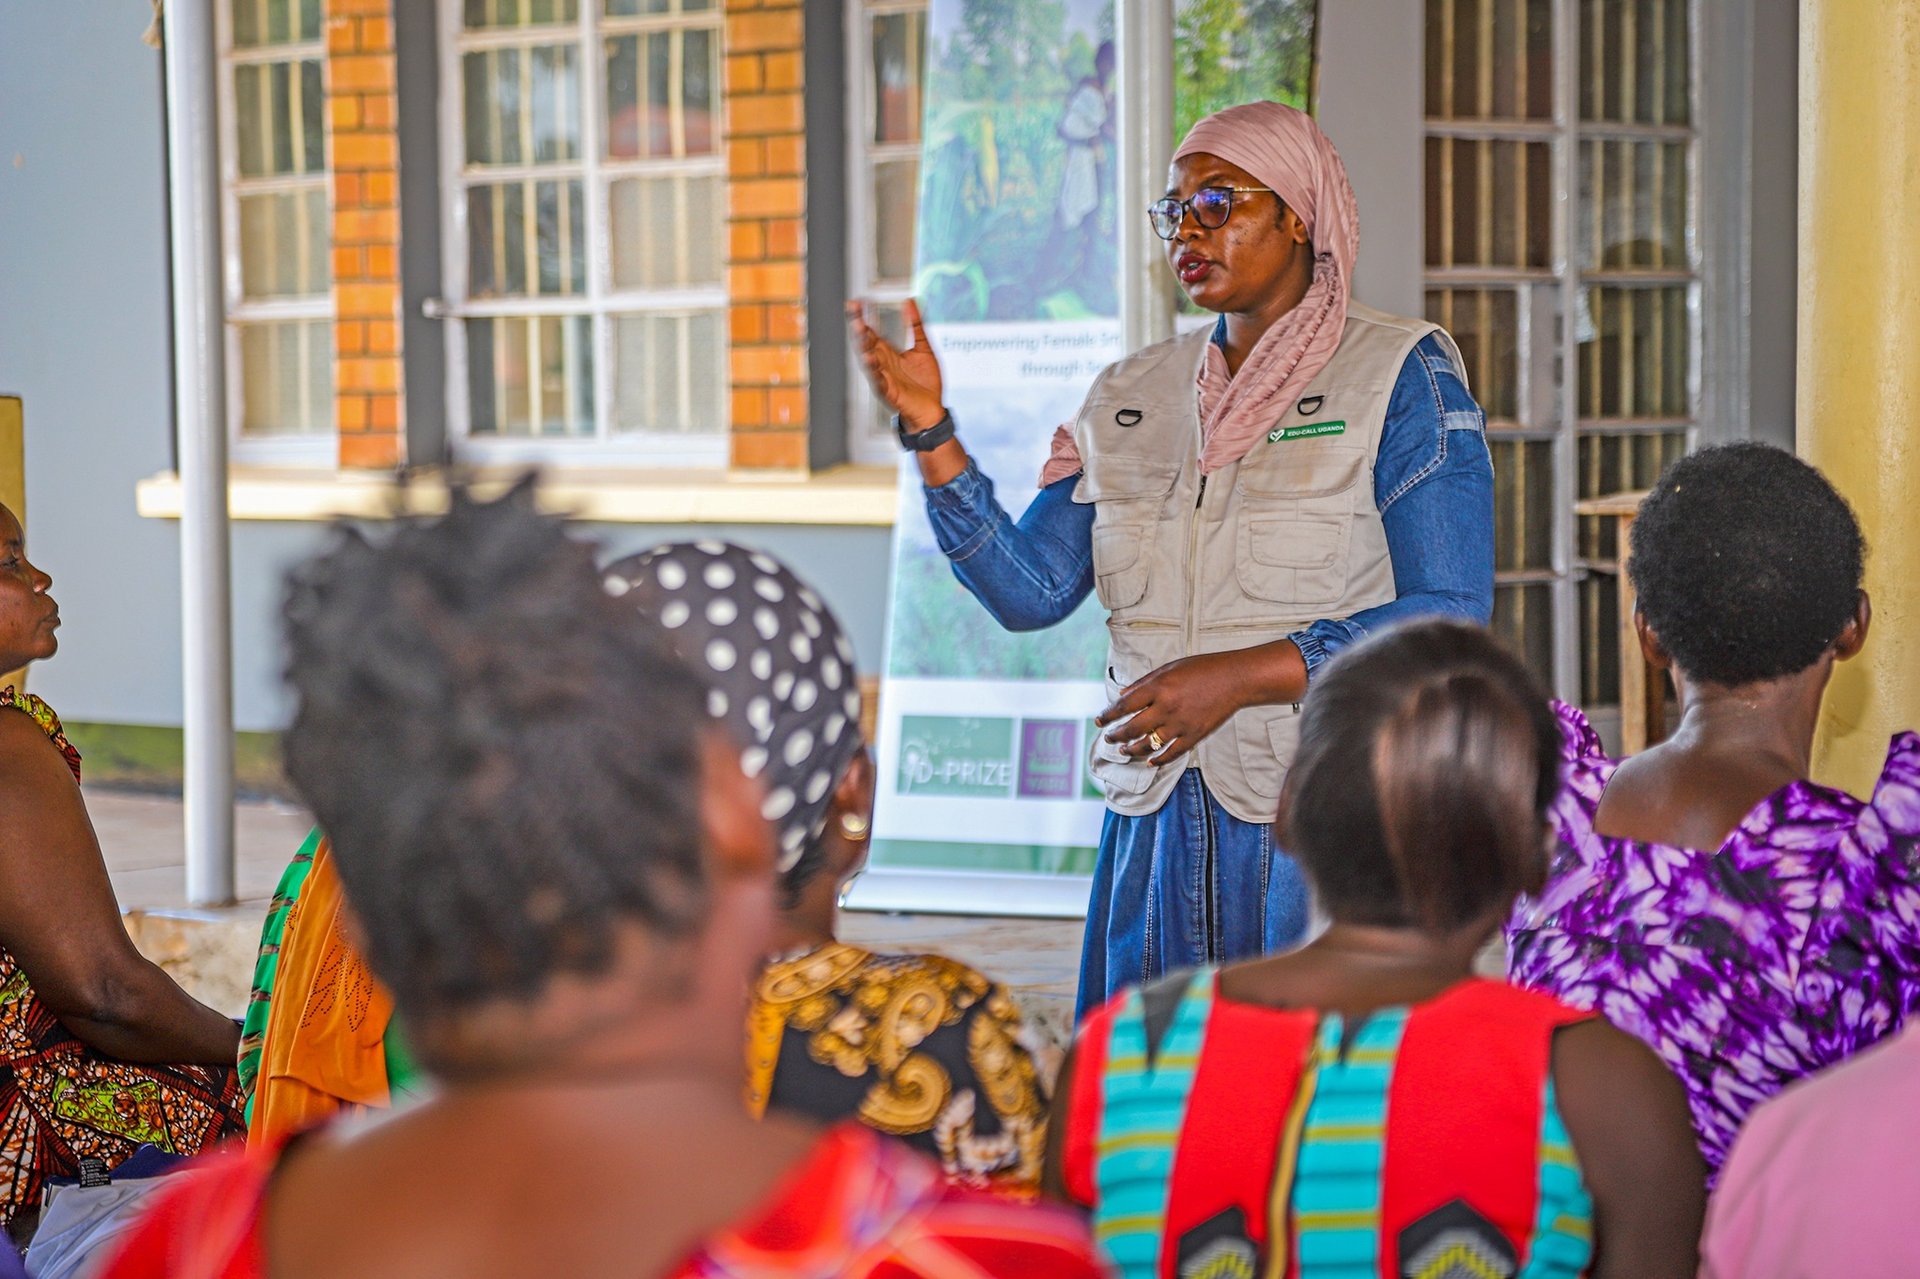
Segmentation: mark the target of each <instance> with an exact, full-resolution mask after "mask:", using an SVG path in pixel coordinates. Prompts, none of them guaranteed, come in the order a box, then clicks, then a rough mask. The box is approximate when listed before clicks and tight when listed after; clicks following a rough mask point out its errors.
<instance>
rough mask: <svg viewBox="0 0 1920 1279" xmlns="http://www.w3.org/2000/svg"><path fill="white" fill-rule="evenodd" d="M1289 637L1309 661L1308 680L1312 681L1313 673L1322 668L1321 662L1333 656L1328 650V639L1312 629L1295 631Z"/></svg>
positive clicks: (1302, 656)
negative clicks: (1324, 638)
mask: <svg viewBox="0 0 1920 1279" xmlns="http://www.w3.org/2000/svg"><path fill="white" fill-rule="evenodd" d="M1287 638H1288V639H1290V640H1292V641H1293V644H1294V647H1295V648H1297V649H1299V650H1300V656H1301V658H1303V659H1304V660H1305V661H1306V663H1307V682H1308V683H1312V682H1313V673H1314V672H1315V671H1317V670H1319V669H1320V665H1321V663H1323V662H1325V661H1326V660H1327V658H1329V657H1331V656H1332V654H1331V653H1329V652H1327V644H1326V641H1325V640H1323V639H1321V638H1320V637H1319V636H1318V635H1315V634H1314V633H1313V632H1312V631H1295V632H1294V633H1293V634H1291V635H1289V636H1287Z"/></svg>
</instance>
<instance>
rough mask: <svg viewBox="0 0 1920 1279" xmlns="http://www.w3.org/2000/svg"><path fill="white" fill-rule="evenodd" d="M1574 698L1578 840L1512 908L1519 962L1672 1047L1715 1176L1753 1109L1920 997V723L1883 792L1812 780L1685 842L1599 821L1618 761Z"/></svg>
mask: <svg viewBox="0 0 1920 1279" xmlns="http://www.w3.org/2000/svg"><path fill="white" fill-rule="evenodd" d="M1557 713H1558V715H1559V718H1560V727H1561V733H1562V736H1563V739H1564V747H1563V758H1564V760H1565V765H1566V786H1565V788H1564V789H1563V790H1562V792H1561V795H1560V798H1559V800H1558V801H1557V802H1556V803H1555V805H1554V809H1553V814H1552V821H1553V825H1554V830H1555V833H1556V834H1557V835H1558V837H1559V843H1560V847H1559V851H1558V852H1557V853H1556V854H1555V858H1554V863H1553V868H1552V871H1551V874H1550V875H1549V877H1548V882H1547V887H1546V888H1545V889H1544V890H1543V891H1542V892H1541V894H1540V896H1539V897H1538V899H1536V900H1530V901H1522V902H1521V903H1520V905H1519V907H1518V908H1517V909H1516V910H1515V912H1514V916H1513V919H1512V920H1511V922H1510V923H1509V924H1508V928H1507V945H1508V952H1509V958H1508V971H1509V974H1510V975H1511V977H1512V978H1513V980H1514V981H1516V982H1519V983H1521V984H1523V985H1526V986H1531V987H1533V988H1535V989H1537V990H1543V991H1546V992H1548V993H1550V994H1553V995H1555V996H1558V997H1559V998H1560V999H1563V1000H1565V1001H1566V1002H1567V1003H1569V1004H1572V1005H1574V1006H1576V1007H1579V1008H1591V1009H1593V1010H1595V1011H1597V1012H1600V1013H1603V1014H1604V1015H1605V1016H1606V1018H1607V1020H1608V1021H1610V1022H1612V1023H1613V1024H1614V1025H1616V1026H1618V1027H1619V1028H1620V1029H1622V1030H1624V1031H1627V1032H1629V1033H1630V1034H1633V1035H1636V1036H1638V1037H1639V1038H1640V1039H1642V1040H1644V1041H1646V1043H1647V1044H1648V1045H1649V1046H1650V1047H1652V1048H1653V1050H1654V1051H1655V1052H1657V1053H1659V1054H1660V1057H1661V1059H1662V1060H1664V1061H1665V1062H1666V1063H1667V1065H1668V1066H1670V1067H1672V1068H1673V1070H1674V1072H1675V1073H1676V1074H1677V1075H1679V1076H1680V1080H1681V1082H1682V1083H1683V1084H1685V1085H1686V1089H1687V1101H1688V1104H1689V1105H1690V1106H1691V1108H1692V1111H1693V1124H1694V1129H1695V1131H1696V1133H1697V1134H1698V1136H1699V1138H1700V1151H1701V1153H1702V1154H1703V1155H1705V1156H1706V1160H1707V1167H1708V1169H1709V1170H1710V1173H1711V1176H1712V1179H1716V1180H1717V1178H1718V1176H1719V1171H1720V1166H1721V1165H1722V1164H1723V1163H1724V1162H1725V1161H1726V1158H1727V1151H1728V1149H1729V1147H1730V1146H1731V1145H1732V1144H1733V1138H1734V1134H1735V1133H1736V1132H1738V1131H1739V1129H1740V1125H1741V1123H1742V1122H1744V1121H1745V1119H1746V1117H1747V1114H1748V1113H1749V1112H1750V1111H1751V1110H1752V1109H1753V1108H1754V1107H1755V1106H1757V1105H1759V1104H1760V1103H1761V1102H1762V1101H1765V1100H1766V1099H1767V1098H1769V1097H1771V1096H1773V1095H1774V1094H1775V1093H1777V1092H1779V1091H1780V1090H1781V1089H1782V1088H1784V1087H1786V1086H1787V1085H1788V1084H1790V1083H1792V1082H1794V1081H1795V1080H1797V1079H1800V1078H1802V1077H1804V1076H1806V1075H1810V1074H1813V1073H1814V1072H1815V1071H1818V1070H1822V1069H1824V1068H1826V1067H1828V1066H1831V1065H1833V1064H1835V1063H1836V1062H1839V1061H1841V1060H1844V1059H1845V1058H1847V1057H1849V1056H1851V1055H1852V1054H1854V1053H1856V1052H1858V1051H1859V1050H1860V1049H1862V1048H1864V1047H1866V1046H1867V1045H1869V1044H1871V1043H1874V1042H1875V1041H1877V1040H1879V1039H1881V1038H1884V1037H1885V1036H1886V1035H1888V1034H1890V1033H1891V1032H1893V1031H1894V1030H1896V1029H1898V1028H1899V1027H1900V1025H1901V1023H1902V1021H1903V1019H1904V1018H1905V1017H1906V1015H1907V1012H1908V1010H1909V1009H1911V1008H1913V1007H1914V1005H1915V1004H1916V1002H1920V735H1915V734H1913V733H1901V734H1900V735H1899V736H1897V737H1895V738H1894V739H1893V741H1892V744H1891V745H1890V746H1889V747H1888V749H1887V762H1886V767H1885V769H1884V770H1883V771H1882V772H1881V774H1880V781H1879V784H1878V785H1876V786H1875V787H1874V792H1873V798H1872V799H1870V800H1867V801H1865V802H1863V801H1861V800H1858V799H1856V798H1854V797H1853V796H1852V795H1849V794H1847V793H1845V792H1844V791H1838V790H1833V789H1831V788H1829V787H1825V786H1819V785H1816V784H1815V783H1813V782H1810V781H1800V782H1794V783H1793V784H1791V785H1789V786H1786V787H1784V788H1782V789H1781V790H1778V791H1776V792H1774V793H1773V794H1772V795H1770V796H1768V797H1767V798H1766V799H1765V800H1763V801H1762V802H1761V803H1760V804H1759V805H1758V806H1757V807H1756V808H1755V809H1754V810H1753V811H1752V812H1751V813H1749V814H1748V815H1747V816H1746V818H1745V819H1744V820H1743V821H1742V822H1741V823H1740V825H1739V826H1738V827H1736V828H1735V829H1734V831H1733V833H1732V834H1730V835H1728V836H1727V838H1726V842H1725V843H1723V844H1722V845H1721V846H1720V847H1719V848H1716V849H1693V848H1671V847H1668V846H1666V845H1664V844H1647V843H1641V842H1639V841H1636V840H1630V839H1612V838H1608V837H1607V836H1604V835H1600V834H1597V833H1595V831H1594V829H1593V818H1594V814H1595V813H1596V812H1597V811H1598V810H1599V807H1600V797H1601V794H1602V792H1604V791H1605V789H1606V786H1607V782H1608V780H1609V779H1610V778H1611V777H1612V776H1613V771H1614V769H1615V768H1617V767H1619V764H1618V761H1615V760H1612V759H1609V758H1608V757H1607V755H1606V752H1605V751H1604V749H1603V748H1602V747H1601V744H1600V739H1599V737H1598V735H1596V734H1595V733H1594V731H1593V728H1592V727H1591V726H1590V725H1589V724H1588V723H1587V720H1586V717H1585V716H1583V715H1581V713H1580V712H1579V711H1577V710H1574V709H1573V708H1572V707H1570V706H1561V707H1558V708H1557Z"/></svg>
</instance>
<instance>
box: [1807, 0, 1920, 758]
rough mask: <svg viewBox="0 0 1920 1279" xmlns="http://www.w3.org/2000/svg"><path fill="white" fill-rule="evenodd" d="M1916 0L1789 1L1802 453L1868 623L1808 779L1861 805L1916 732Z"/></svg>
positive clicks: (1919, 552) (1833, 700)
mask: <svg viewBox="0 0 1920 1279" xmlns="http://www.w3.org/2000/svg"><path fill="white" fill-rule="evenodd" d="M1916 121H1920V0H1803V2H1802V4H1801V6H1800V281H1801V283H1800V316H1799V331H1800V337H1799V348H1800V350H1799V370H1798V374H1799V405H1798V409H1799V423H1798V436H1799V447H1800V452H1801V455H1802V456H1804V457H1805V458H1806V459H1807V460H1808V461H1810V462H1812V463H1813V464H1814V465H1816V466H1818V467H1819V468H1820V469H1821V470H1822V471H1824V472H1825V473H1826V474H1827V476H1828V477H1829V478H1830V479H1832V480H1833V482H1834V484H1835V485H1836V486H1837V487H1838V488H1839V489H1840V491H1841V492H1842V493H1844V494H1845V495H1846V497H1847V500H1848V501H1850V502H1851V503H1853V507H1854V510H1855V511H1857V512H1858V513H1859V516H1860V521H1861V524H1862V525H1863V526H1864V528H1865V530H1866V535H1867V541H1868V544H1869V557H1868V561H1867V590H1868V591H1869V593H1870V594H1871V595H1872V597H1873V605H1874V619H1873V629H1872V631H1871V632H1870V634H1869V636H1868V642H1867V649H1866V651H1865V652H1864V653H1862V654H1861V655H1860V657H1858V658H1856V659H1855V660H1854V661H1852V662H1848V663H1844V664H1842V665H1841V667H1840V668H1839V671H1838V673H1837V674H1836V675H1835V678H1834V682H1833V687H1832V689H1831V690H1830V691H1829V692H1828V694H1827V700H1826V705H1825V707H1824V708H1823V710H1822V714H1821V724H1820V735H1819V738H1818V740H1817V742H1816V744H1815V748H1814V773H1815V776H1816V777H1818V778H1820V779H1821V780H1823V781H1827V782H1830V783H1833V784H1836V785H1840V786H1844V787H1846V788H1847V789H1849V790H1851V791H1853V792H1854V793H1855V794H1858V795H1865V794H1867V793H1868V791H1869V788H1870V787H1871V786H1872V784H1873V781H1874V779H1875V778H1876V777H1877V776H1878V775H1879V773H1880V768H1881V765H1882V763H1883V762H1884V760H1885V757H1886V750H1887V738H1888V737H1889V736H1890V735H1891V734H1893V733H1894V732H1896V731H1898V730H1900V729H1905V728H1920V358H1916V355H1915V353H1916V352H1917V351H1920V126H1917V125H1916Z"/></svg>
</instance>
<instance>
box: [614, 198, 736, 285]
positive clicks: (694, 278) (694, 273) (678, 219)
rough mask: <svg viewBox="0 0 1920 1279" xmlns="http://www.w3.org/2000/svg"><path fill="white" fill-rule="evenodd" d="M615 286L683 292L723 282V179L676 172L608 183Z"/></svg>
mask: <svg viewBox="0 0 1920 1279" xmlns="http://www.w3.org/2000/svg"><path fill="white" fill-rule="evenodd" d="M608 194H609V196H610V197H611V200H612V204H613V237H612V238H613V284H614V287H615V288H618V289H684V288H697V287H702V286H707V285H717V284H719V283H720V282H721V261H720V245H721V236H722V235H724V234H725V233H726V206H725V203H724V197H723V195H722V192H721V179H720V178H719V177H717V176H713V175H693V176H688V175H682V174H675V175H669V176H665V177H658V178H623V179H621V180H620V181H617V182H614V183H612V184H611V185H610V186H609V188H608Z"/></svg>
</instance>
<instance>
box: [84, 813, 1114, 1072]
mask: <svg viewBox="0 0 1920 1279" xmlns="http://www.w3.org/2000/svg"><path fill="white" fill-rule="evenodd" d="M86 797H87V809H88V811H89V812H90V813H91V814H92V816H93V826H94V830H95V831H96V832H97V833H98V834H99V836H100V847H101V850H102V852H104V853H105V855H106V860H107V871H108V873H109V874H110V875H111V876H112V878H113V888H114V892H115V893H116V894H117V895H118V897H119V899H120V907H121V909H122V910H123V911H124V912H125V913H126V916H127V929H128V932H129V933H131V934H132V935H133V939H134V941H135V943H136V944H137V945H139V947H140V948H141V950H142V951H144V952H145V953H146V954H147V955H148V956H150V957H151V958H153V959H154V960H156V961H157V962H159V963H160V964H161V965H162V966H164V967H165V968H166V969H167V970H168V971H169V972H171V973H173V975H174V976H175V978H176V979H177V980H179V982H180V983H181V984H182V985H183V986H185V987H186V988H187V989H188V990H190V991H192V992H193V993H194V994H195V995H196V996H197V997H199V998H200V999H203V1000H205V1001H206V1002H207V1003H209V1004H211V1005H213V1006H214V1007H216V1008H219V1009H221V1010H222V1011H224V1012H227V1013H230V1014H232V1015H234V1016H238V1015H240V1013H241V1012H242V1011H243V1010H244V1009H245V1007H246V999H247V988H248V984H249V983H250V981H251V980H252V976H253V960H254V952H255V949H256V948H257V946H258V944H259V938H260V923H261V920H262V919H263V918H264V917H265V915H266V910H267V902H268V899H269V898H270V897H272V895H273V888H274V885H275V884H276V883H278V882H279V879H280V873H281V871H283V870H285V869H286V865H287V860H288V858H290V857H292V856H293V853H294V850H295V849H297V848H299V846H300V843H301V841H302V840H304V839H305V838H306V835H307V831H308V830H309V829H310V827H311V825H312V822H311V820H310V819H309V818H308V816H307V815H306V814H305V813H304V812H302V811H300V810H299V809H297V808H293V807H291V806H288V805H283V804H271V803H267V804H241V805H239V806H237V808H236V810H235V834H236V841H237V845H238V853H239V856H238V866H237V879H238V888H239V894H240V897H241V901H240V904H239V905H237V906H227V907H221V908H218V909H205V908H194V907H189V906H187V904H186V895H185V894H186V883H185V870H184V864H185V860H186V854H185V849H186V836H185V830H184V825H183V822H182V813H181V806H180V801H179V800H178V799H171V798H165V797H158V796H150V795H132V794H126V793H124V792H119V791H111V790H104V789H99V788H88V790H87V792H86ZM1080 931H1081V923H1080V921H1079V920H1077V919H1075V920H1057V919H997V918H982V917H979V916H961V915H876V914H870V913H867V912H849V913H848V914H847V915H846V916H845V917H844V919H843V921H842V924H841V936H842V937H844V938H845V939H846V940H847V941H850V942H854V943H856V944H859V945H862V946H870V947H872V948H874V949H876V950H898V951H910V950H924V951H939V952H940V953H942V954H946V955H951V956H953V957H954V958H956V959H960V960H964V961H965V962H967V963H970V964H972V965H974V966H975V967H976V968H979V969H980V970H981V971H982V972H985V973H987V974H988V975H989V976H991V977H994V978H996V979H998V980H1000V981H1004V982H1006V983H1007V984H1008V985H1010V986H1012V987H1013V988H1014V990H1015V992H1016V993H1017V994H1018V995H1019V996H1020V998H1021V1002H1022V1004H1023V1005H1024V1006H1025V1007H1026V1008H1027V1009H1028V1011H1029V1012H1030V1013H1031V1014H1032V1015H1033V1016H1035V1017H1036V1018H1038V1019H1040V1020H1042V1021H1044V1022H1045V1023H1046V1024H1047V1025H1048V1026H1049V1027H1050V1028H1052V1029H1053V1030H1054V1031H1055V1032H1056V1033H1059V1034H1061V1035H1062V1036H1063V1037H1064V1034H1065V1032H1066V1030H1067V1028H1068V1027H1069V1025H1070V1022H1071V1018H1072V1014H1073V993H1074V985H1075V978H1076V974H1077V973H1078V970H1079V963H1080Z"/></svg>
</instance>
